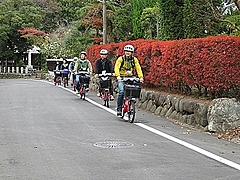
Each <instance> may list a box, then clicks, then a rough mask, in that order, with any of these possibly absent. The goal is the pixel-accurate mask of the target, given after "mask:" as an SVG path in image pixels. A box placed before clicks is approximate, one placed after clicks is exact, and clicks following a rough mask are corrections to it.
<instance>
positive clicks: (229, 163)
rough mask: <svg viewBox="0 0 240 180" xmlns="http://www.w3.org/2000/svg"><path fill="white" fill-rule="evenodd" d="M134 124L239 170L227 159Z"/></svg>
mask: <svg viewBox="0 0 240 180" xmlns="http://www.w3.org/2000/svg"><path fill="white" fill-rule="evenodd" d="M134 124H135V125H137V126H140V127H142V128H144V129H146V130H148V131H151V132H153V133H155V134H157V135H160V136H162V137H164V138H166V139H168V140H171V141H173V142H175V143H178V144H180V145H183V146H185V147H187V148H189V149H192V150H193V151H196V152H198V153H200V154H202V155H204V156H207V157H209V158H211V159H214V160H216V161H219V162H221V163H223V164H226V165H228V166H230V167H233V168H235V169H238V170H240V165H239V164H237V163H234V162H232V161H229V160H227V159H225V158H222V157H220V156H217V155H215V154H213V153H211V152H208V151H206V150H204V149H201V148H199V147H197V146H194V145H192V144H190V143H187V142H185V141H182V140H180V139H177V138H175V137H173V136H170V135H168V134H166V133H163V132H161V131H158V130H156V129H154V128H152V127H149V126H147V125H145V124H142V123H134Z"/></svg>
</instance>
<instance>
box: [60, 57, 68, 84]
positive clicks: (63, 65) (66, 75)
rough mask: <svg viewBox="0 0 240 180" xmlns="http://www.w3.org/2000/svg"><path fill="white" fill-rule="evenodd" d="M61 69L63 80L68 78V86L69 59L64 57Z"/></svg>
mask: <svg viewBox="0 0 240 180" xmlns="http://www.w3.org/2000/svg"><path fill="white" fill-rule="evenodd" d="M61 70H62V81H63V79H64V78H66V79H67V83H66V84H67V86H68V61H67V59H63V63H62V65H61ZM66 72H67V73H66Z"/></svg>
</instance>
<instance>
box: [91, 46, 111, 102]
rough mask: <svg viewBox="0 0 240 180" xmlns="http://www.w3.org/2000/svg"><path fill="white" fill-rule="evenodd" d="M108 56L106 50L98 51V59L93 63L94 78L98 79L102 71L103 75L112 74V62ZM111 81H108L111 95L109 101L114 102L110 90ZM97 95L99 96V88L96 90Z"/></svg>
mask: <svg viewBox="0 0 240 180" xmlns="http://www.w3.org/2000/svg"><path fill="white" fill-rule="evenodd" d="M107 56H108V50H106V49H102V50H101V51H100V59H98V60H97V61H96V63H95V76H94V77H95V78H98V75H99V74H102V72H103V71H105V73H113V72H114V71H113V65H112V62H111V61H110V60H109V59H108V58H107ZM112 87H113V85H112V81H110V88H109V91H110V95H111V99H110V100H112V101H113V100H114V98H113V90H112ZM98 90H99V91H98V93H97V96H101V87H100V86H99V88H98Z"/></svg>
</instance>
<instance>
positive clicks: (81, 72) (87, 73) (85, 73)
mask: <svg viewBox="0 0 240 180" xmlns="http://www.w3.org/2000/svg"><path fill="white" fill-rule="evenodd" d="M74 74H75V75H81V74H84V75H89V74H90V72H87V71H78V72H77V73H74Z"/></svg>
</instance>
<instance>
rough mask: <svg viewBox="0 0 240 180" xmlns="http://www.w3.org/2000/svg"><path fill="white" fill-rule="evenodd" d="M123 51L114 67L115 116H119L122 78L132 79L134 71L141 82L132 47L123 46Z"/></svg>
mask: <svg viewBox="0 0 240 180" xmlns="http://www.w3.org/2000/svg"><path fill="white" fill-rule="evenodd" d="M123 50H124V55H123V56H120V57H119V58H118V59H117V61H116V64H115V67H114V71H115V75H116V77H117V81H116V85H117V87H118V91H119V92H118V98H117V116H120V115H121V112H122V104H123V97H124V82H123V81H122V77H132V76H133V75H134V72H133V71H134V69H135V70H136V71H137V75H138V77H139V78H140V82H143V73H142V68H141V66H140V64H139V60H138V59H137V58H136V57H134V56H133V52H134V47H133V46H132V45H130V44H128V45H126V46H124V49H123Z"/></svg>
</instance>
